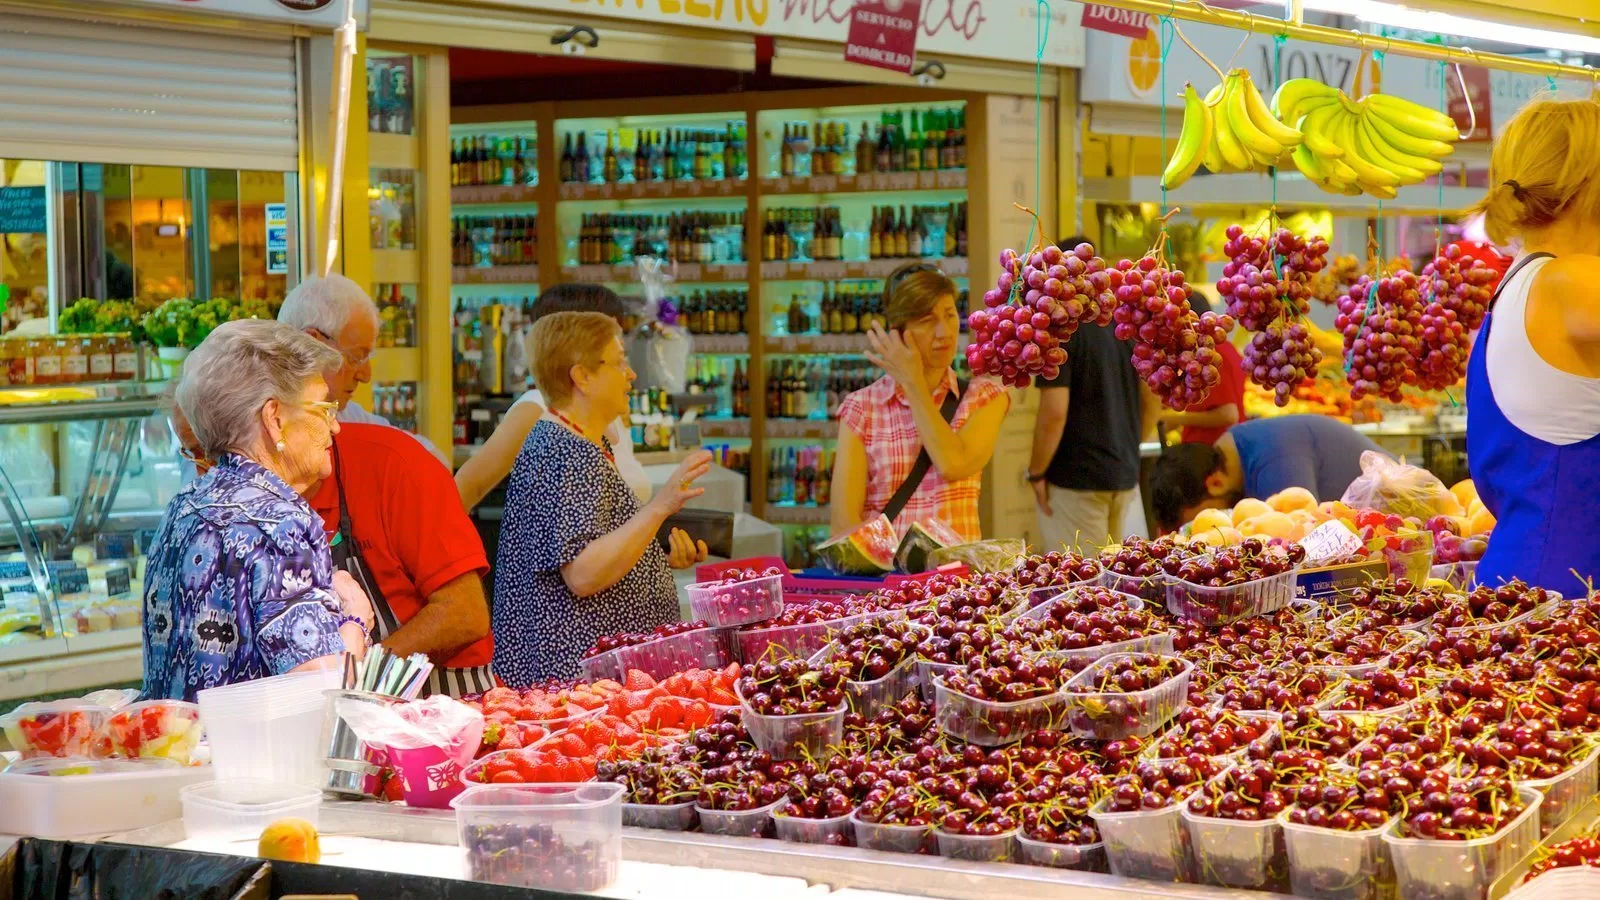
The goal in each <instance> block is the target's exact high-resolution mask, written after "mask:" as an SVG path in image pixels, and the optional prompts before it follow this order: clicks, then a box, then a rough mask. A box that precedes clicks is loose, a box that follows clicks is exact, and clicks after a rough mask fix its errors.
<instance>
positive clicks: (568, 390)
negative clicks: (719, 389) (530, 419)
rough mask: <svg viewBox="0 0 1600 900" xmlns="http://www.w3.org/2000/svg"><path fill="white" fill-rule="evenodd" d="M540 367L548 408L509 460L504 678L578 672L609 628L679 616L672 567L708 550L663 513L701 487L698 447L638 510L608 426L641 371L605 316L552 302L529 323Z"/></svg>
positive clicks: (497, 605)
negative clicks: (555, 308) (669, 527)
mask: <svg viewBox="0 0 1600 900" xmlns="http://www.w3.org/2000/svg"><path fill="white" fill-rule="evenodd" d="M531 345H532V355H533V377H534V381H535V382H536V383H537V384H538V385H539V391H540V392H541V393H542V394H543V395H544V398H545V399H546V400H547V401H548V402H549V408H548V409H547V410H546V412H545V415H544V416H543V417H542V418H541V419H540V420H539V422H538V424H536V425H535V426H534V427H533V430H532V432H530V433H529V435H528V439H527V442H526V443H524V444H523V447H522V452H521V453H520V454H518V456H517V461H516V464H515V465H514V466H513V467H512V470H511V480H510V483H509V484H508V485H507V488H506V511H505V519H504V521H503V523H502V525H501V528H500V549H499V554H498V556H497V558H496V564H495V583H494V609H493V612H492V615H491V616H490V619H491V621H492V623H493V628H494V673H495V675H496V676H497V677H498V678H500V680H502V681H503V682H505V683H506V685H507V686H509V687H516V688H520V687H526V686H528V685H530V684H533V683H534V682H536V681H541V680H544V679H550V678H572V677H574V676H576V675H577V674H578V664H579V662H580V661H581V660H582V658H583V654H584V652H585V651H587V650H588V649H589V648H590V647H591V646H593V644H594V642H595V640H596V639H597V638H599V637H600V636H601V635H603V634H614V633H617V632H634V631H648V630H650V629H651V628H654V627H655V626H657V625H663V624H666V623H668V622H674V621H677V620H678V595H677V589H676V587H675V586H674V584H673V581H672V574H671V572H670V571H668V567H669V566H671V567H673V568H680V569H681V568H687V567H688V566H691V565H693V564H694V563H696V562H699V561H701V560H703V559H705V556H706V547H705V544H704V543H697V542H695V541H692V540H690V538H689V536H688V535H686V534H684V533H683V532H682V531H678V530H676V529H673V531H672V532H671V534H670V538H669V542H670V545H671V548H672V550H671V553H670V555H669V554H668V553H667V552H664V551H663V550H662V549H661V547H660V545H658V544H657V543H656V534H657V532H658V531H660V529H661V528H662V526H663V525H664V524H665V522H666V520H667V517H668V516H670V515H672V514H673V513H675V512H677V511H678V510H679V509H681V508H682V507H683V505H684V503H686V502H687V501H689V500H691V499H693V498H695V497H698V496H699V495H700V494H702V493H704V490H703V489H702V488H696V487H694V486H693V485H694V481H695V479H696V478H699V477H700V476H701V475H703V474H705V472H706V470H707V469H708V468H710V465H711V455H710V454H709V453H707V452H705V451H703V450H701V451H697V452H695V453H693V454H691V455H690V456H689V458H688V459H686V460H684V461H683V463H682V464H680V465H679V466H678V469H677V471H675V472H674V473H673V474H672V477H671V478H669V479H668V481H667V484H666V486H665V487H663V488H662V489H661V490H660V491H658V492H657V493H656V495H655V496H654V497H653V498H651V500H650V502H649V503H646V504H645V505H644V506H643V507H642V508H641V507H640V505H639V502H638V500H637V499H636V498H635V497H634V494H633V492H632V491H631V490H629V488H628V485H627V482H625V481H624V480H623V478H622V476H621V474H619V473H618V471H617V466H616V459H615V456H614V454H613V453H612V450H611V443H610V441H609V440H608V439H607V438H606V436H605V433H606V428H607V426H609V425H610V424H611V423H612V422H613V421H615V420H616V419H617V418H618V417H619V416H621V415H623V414H624V413H626V412H627V411H628V394H629V391H630V389H631V388H632V386H633V380H634V373H633V369H631V368H629V366H628V360H627V355H626V354H625V353H624V352H623V348H622V340H621V329H620V328H619V327H618V325H617V323H616V321H615V320H614V319H612V318H611V317H610V316H606V315H603V314H601V313H593V312H558V313H552V314H550V315H547V316H545V317H543V318H541V319H539V321H538V322H537V323H535V324H534V326H533V336H532V341H531Z"/></svg>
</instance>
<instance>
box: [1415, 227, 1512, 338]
mask: <svg viewBox="0 0 1600 900" xmlns="http://www.w3.org/2000/svg"><path fill="white" fill-rule="evenodd" d="M1422 278H1423V279H1424V280H1425V281H1428V282H1430V286H1431V288H1432V293H1431V294H1430V297H1431V298H1432V300H1433V301H1435V302H1437V303H1438V304H1439V305H1440V306H1442V307H1443V308H1444V309H1446V310H1448V311H1450V312H1453V313H1455V318H1456V321H1458V322H1460V323H1461V327H1462V328H1463V329H1464V330H1466V331H1476V330H1477V329H1478V327H1479V326H1480V325H1482V324H1483V317H1484V316H1485V315H1486V314H1488V312H1489V300H1490V299H1491V298H1492V297H1493V296H1494V289H1495V287H1496V286H1497V285H1498V284H1499V283H1500V273H1499V272H1497V271H1495V270H1494V269H1493V268H1490V267H1489V266H1488V265H1487V264H1486V263H1484V261H1483V260H1481V259H1478V258H1476V257H1473V256H1468V255H1466V254H1465V253H1463V252H1462V250H1461V248H1460V247H1458V246H1456V245H1455V244H1451V245H1450V246H1448V247H1446V248H1444V251H1443V252H1442V253H1440V254H1439V255H1437V256H1435V257H1434V259H1433V262H1430V263H1428V265H1427V266H1426V267H1424V268H1423V270H1422Z"/></svg>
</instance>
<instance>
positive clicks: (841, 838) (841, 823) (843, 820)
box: [772, 809, 855, 847]
mask: <svg viewBox="0 0 1600 900" xmlns="http://www.w3.org/2000/svg"><path fill="white" fill-rule="evenodd" d="M851 812H854V810H851ZM772 823H773V825H774V826H775V828H776V830H777V833H778V840H780V841H790V842H791V843H795V844H832V845H834V846H836V847H848V846H850V845H852V844H854V843H855V829H854V828H852V827H851V824H850V814H849V813H846V814H845V815H842V816H834V817H833V818H831V819H802V818H800V817H799V816H786V815H783V810H782V809H779V810H776V811H775V812H774V815H773V817H772Z"/></svg>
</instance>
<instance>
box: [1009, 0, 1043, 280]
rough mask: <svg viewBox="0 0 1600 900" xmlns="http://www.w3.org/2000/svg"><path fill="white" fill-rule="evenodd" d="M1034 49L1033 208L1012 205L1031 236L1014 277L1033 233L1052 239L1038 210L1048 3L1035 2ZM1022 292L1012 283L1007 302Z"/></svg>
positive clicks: (1030, 247)
mask: <svg viewBox="0 0 1600 900" xmlns="http://www.w3.org/2000/svg"><path fill="white" fill-rule="evenodd" d="M1033 24H1034V38H1035V40H1034V49H1033V209H1028V208H1027V207H1026V206H1023V205H1022V204H1020V203H1017V202H1015V201H1013V202H1012V204H1011V205H1012V206H1015V207H1017V208H1018V209H1020V210H1023V211H1025V212H1027V213H1028V236H1027V237H1025V238H1023V240H1022V244H1021V247H1022V249H1021V250H1019V251H1018V252H1017V256H1018V259H1019V263H1018V265H1019V270H1018V272H1015V273H1013V274H1015V275H1020V265H1021V263H1020V260H1025V259H1027V258H1028V256H1029V255H1030V254H1032V253H1033V248H1034V241H1033V232H1034V229H1035V228H1037V229H1038V230H1039V240H1040V241H1041V242H1043V241H1048V240H1049V239H1048V238H1046V237H1045V236H1044V223H1043V222H1042V221H1040V220H1039V214H1038V213H1037V212H1035V211H1034V210H1037V209H1041V208H1042V206H1041V203H1040V199H1041V198H1042V197H1043V191H1044V173H1043V170H1042V159H1041V158H1042V156H1043V154H1042V152H1041V151H1042V149H1043V145H1044V139H1043V122H1044V50H1045V47H1047V46H1049V44H1050V4H1049V3H1048V2H1047V0H1034V19H1033ZM1021 293H1022V279H1021V278H1020V277H1018V278H1017V279H1016V280H1015V281H1013V282H1012V284H1011V295H1010V296H1009V297H1008V298H1006V302H1007V303H1014V302H1016V299H1017V297H1018V295H1020V294H1021Z"/></svg>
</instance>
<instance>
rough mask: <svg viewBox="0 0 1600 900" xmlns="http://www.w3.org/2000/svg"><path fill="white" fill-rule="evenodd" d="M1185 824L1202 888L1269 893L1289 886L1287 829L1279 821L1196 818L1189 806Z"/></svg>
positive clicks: (1186, 809)
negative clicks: (1286, 846)
mask: <svg viewBox="0 0 1600 900" xmlns="http://www.w3.org/2000/svg"><path fill="white" fill-rule="evenodd" d="M1218 777H1221V776H1218ZM1183 821H1184V824H1185V825H1186V826H1187V827H1188V829H1189V845H1190V846H1191V847H1192V848H1193V850H1194V867H1195V869H1194V870H1195V875H1196V877H1197V879H1198V880H1199V882H1200V883H1201V884H1212V885H1216V886H1217V887H1237V888H1250V889H1252V890H1268V891H1271V890H1277V891H1281V890H1282V889H1283V888H1284V887H1285V886H1286V882H1287V876H1288V871H1287V869H1288V866H1287V863H1286V861H1285V857H1284V849H1283V829H1282V828H1279V827H1278V820H1277V819H1276V818H1271V819H1262V820H1259V821H1255V822H1247V821H1239V820H1236V819H1214V818H1211V817H1209V816H1199V815H1195V814H1194V813H1193V812H1190V811H1189V807H1188V804H1187V803H1185V804H1184V808H1183Z"/></svg>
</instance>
